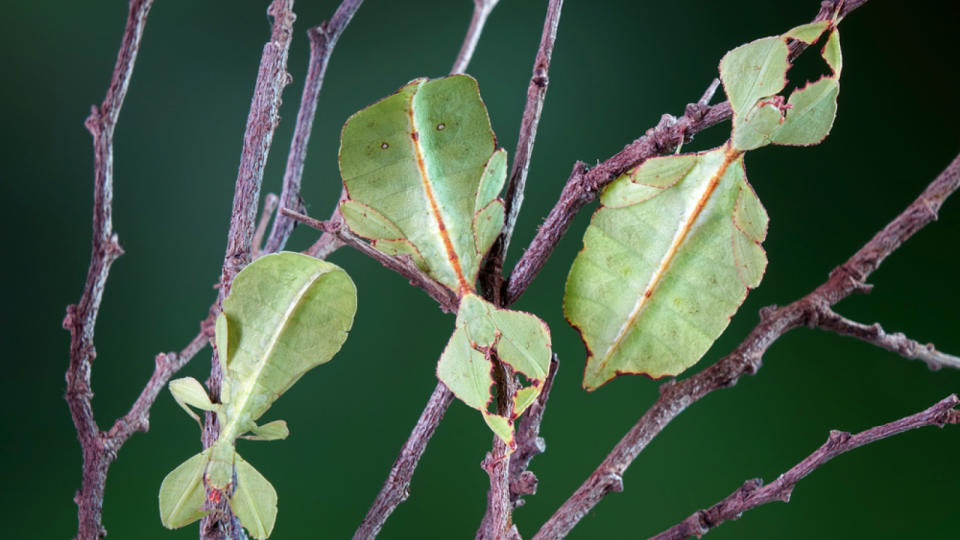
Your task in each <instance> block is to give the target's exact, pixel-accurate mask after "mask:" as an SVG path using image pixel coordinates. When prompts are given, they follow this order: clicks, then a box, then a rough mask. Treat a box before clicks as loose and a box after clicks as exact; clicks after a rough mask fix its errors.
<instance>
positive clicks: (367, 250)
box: [280, 208, 460, 313]
mask: <svg viewBox="0 0 960 540" xmlns="http://www.w3.org/2000/svg"><path fill="white" fill-rule="evenodd" d="M280 213H281V214H283V215H285V216H287V217H290V218H292V219H294V220H296V221H299V222H300V223H303V224H304V225H307V226H309V227H312V228H314V229H317V230H318V231H323V232H325V233H328V234H331V235H333V236H334V237H336V238H337V240H339V241H340V242H342V243H344V244H346V245H348V246H350V247H352V248H353V249H355V250H357V251H359V252H360V253H363V254H364V255H366V256H368V257H370V258H371V259H374V260H376V261H377V262H379V263H380V264H382V265H383V266H385V267H387V268H389V269H390V270H393V271H394V272H396V273H398V274H400V275H401V276H403V277H405V278H407V279H408V280H410V284H411V285H414V286H416V287H419V288H421V289H423V290H424V291H425V292H426V293H427V294H429V295H430V297H431V298H433V299H434V300H436V301H437V303H438V304H440V309H442V310H443V311H444V312H446V313H456V311H457V306H459V305H460V298H459V297H457V295H456V293H454V292H453V291H451V290H450V289H448V288H447V287H446V286H444V285H443V284H442V283H440V282H439V281H437V280H435V279H433V278H432V277H430V276H429V275H427V274H426V273H425V272H424V271H423V270H421V269H420V268H419V267H418V266H417V264H416V263H415V262H413V259H411V258H410V257H409V256H404V255H399V256H396V257H392V256H390V255H387V254H386V253H384V252H382V251H380V250H379V249H377V248H375V247H373V246H371V245H370V244H368V243H366V242H364V241H363V240H361V239H360V238H359V237H358V236H356V235H355V234H353V233H352V232H350V229H349V228H348V227H346V226H345V225H343V224H342V223H330V222H328V221H320V220H317V219H313V218H312V217H309V216H305V215H303V214H298V213H297V212H294V211H293V210H290V209H287V208H281V209H280Z"/></svg>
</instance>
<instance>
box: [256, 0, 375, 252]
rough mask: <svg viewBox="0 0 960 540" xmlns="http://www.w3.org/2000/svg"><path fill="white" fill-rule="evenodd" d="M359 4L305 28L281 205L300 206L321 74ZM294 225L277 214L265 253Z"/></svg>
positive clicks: (355, 0) (279, 245)
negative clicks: (302, 72)
mask: <svg viewBox="0 0 960 540" xmlns="http://www.w3.org/2000/svg"><path fill="white" fill-rule="evenodd" d="M362 3H363V0H343V2H341V3H340V6H339V7H338V8H337V10H336V11H335V12H334V13H333V17H330V20H329V21H324V22H322V23H320V25H319V26H315V27H313V28H311V29H309V30H307V37H308V38H310V61H309V67H308V68H307V78H306V81H305V82H304V85H303V95H302V96H301V98H300V110H299V111H298V112H297V126H296V128H295V129H294V131H293V141H292V142H291V143H290V154H289V155H288V156H287V169H286V171H285V172H284V174H283V191H281V193H280V201H281V203H280V208H289V209H291V210H297V211H300V210H301V209H302V208H303V205H302V203H301V201H300V180H301V179H302V178H303V164H304V161H305V160H306V159H307V144H308V143H309V142H310V132H311V130H312V129H313V119H314V117H315V116H316V113H317V101H318V100H319V98H320V88H321V87H322V86H323V77H324V75H325V74H326V72H327V64H328V63H329V62H330V55H331V54H333V48H334V47H336V45H337V40H338V39H340V34H342V33H343V31H344V29H346V27H347V25H348V24H350V20H351V19H352V18H353V15H354V13H356V12H357V10H358V9H359V8H360V4H362ZM293 225H294V222H293V221H292V220H290V219H289V218H288V217H287V216H284V215H277V219H276V220H275V221H274V222H273V229H272V230H271V231H270V237H269V238H268V239H267V244H266V246H264V252H265V253H274V252H277V251H280V250H281V249H283V246H284V245H286V243H287V239H289V238H290V233H292V232H293Z"/></svg>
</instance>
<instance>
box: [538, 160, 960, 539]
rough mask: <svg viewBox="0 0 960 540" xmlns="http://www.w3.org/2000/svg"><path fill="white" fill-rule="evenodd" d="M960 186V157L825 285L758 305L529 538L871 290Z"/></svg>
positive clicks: (673, 384) (548, 530) (557, 525)
mask: <svg viewBox="0 0 960 540" xmlns="http://www.w3.org/2000/svg"><path fill="white" fill-rule="evenodd" d="M958 186H960V155H958V156H957V157H956V158H954V160H953V162H951V163H950V165H949V166H948V167H947V168H946V170H944V171H943V172H942V173H940V175H939V176H937V178H936V179H935V180H934V181H933V182H932V183H931V184H930V185H929V186H927V188H926V189H925V190H924V191H923V193H922V194H921V195H920V197H918V198H917V199H916V200H915V201H914V202H913V203H911V204H910V206H908V207H907V208H906V209H905V210H904V211H903V212H902V213H901V214H900V215H899V216H897V217H896V218H895V219H894V220H893V221H891V222H890V223H889V224H888V225H887V226H886V227H884V228H883V230H881V231H880V232H878V233H877V234H876V235H875V236H874V237H873V238H872V239H871V240H870V241H869V242H867V244H866V245H864V246H863V247H862V248H860V250H859V251H857V252H856V253H855V254H854V255H853V257H851V258H850V259H849V260H847V262H845V263H843V264H842V265H840V266H838V267H837V268H835V269H834V270H833V272H831V273H830V278H829V279H828V280H827V281H826V283H824V284H822V285H820V286H819V287H817V288H816V289H815V290H814V291H813V292H811V293H810V294H808V295H807V296H805V297H803V298H801V299H800V300H797V301H796V302H794V303H792V304H790V305H788V306H786V307H782V308H779V309H777V308H773V307H771V308H765V309H764V310H761V313H760V315H761V321H760V324H758V325H757V326H756V327H754V329H753V330H752V331H751V332H750V334H749V335H748V336H747V338H746V339H745V340H744V341H743V342H742V343H741V344H740V345H739V346H738V347H737V348H736V349H735V350H734V351H733V352H731V353H730V354H729V355H727V356H725V357H724V358H722V359H720V360H719V361H717V362H716V363H715V364H713V365H712V366H710V367H708V368H706V369H704V370H703V371H701V372H700V373H697V374H696V375H693V376H691V377H688V378H687V379H684V380H681V381H670V382H667V383H664V384H663V385H662V386H661V387H660V398H659V399H658V400H657V401H656V402H655V403H654V404H653V406H651V407H650V408H649V409H648V410H647V411H646V412H645V413H644V414H643V416H641V417H640V420H639V421H637V423H636V425H634V426H633V428H632V429H630V431H629V432H627V434H626V435H624V437H623V438H622V439H621V440H620V442H618V443H617V445H616V446H615V447H614V448H613V450H612V451H611V452H610V454H609V455H608V456H607V457H606V458H605V459H604V460H603V462H602V463H600V465H599V466H598V467H597V468H596V470H594V471H593V473H592V474H591V475H590V477H589V478H587V480H586V481H585V482H584V483H583V484H582V485H581V486H580V487H579V488H578V489H577V490H576V491H575V492H574V494H573V495H571V496H570V498H569V499H567V501H566V502H564V503H563V505H562V506H561V507H560V508H559V509H558V510H557V511H556V512H555V513H554V514H553V516H552V517H551V518H550V519H549V520H548V521H547V522H546V523H545V524H544V525H543V527H541V528H540V531H539V532H538V533H537V535H536V536H535V537H534V538H535V539H547V538H562V537H564V536H566V534H568V533H569V532H570V531H571V530H572V529H573V527H574V526H575V525H576V524H577V523H578V522H579V521H580V519H582V518H583V517H584V516H585V515H586V514H587V513H588V512H589V511H590V509H591V508H593V507H594V506H596V505H597V503H599V502H600V501H601V500H602V499H603V497H604V496H605V495H606V494H607V493H610V492H611V491H622V490H623V479H622V478H623V473H624V471H626V469H627V467H629V466H630V464H631V463H633V460H635V459H636V458H637V456H638V455H639V454H640V452H642V451H643V449H644V448H646V447H647V445H648V444H649V443H650V441H651V440H653V438H654V437H656V436H657V435H658V434H659V433H660V432H661V431H663V429H664V428H665V427H666V426H667V424H669V423H670V421H671V420H673V419H674V418H675V417H676V416H677V415H679V414H680V413H681V412H683V411H684V410H685V409H686V408H687V407H689V406H690V405H691V404H693V403H695V402H696V401H698V400H700V399H701V398H703V397H704V396H706V395H707V394H709V393H711V392H713V391H714V390H719V389H721V388H727V387H730V386H733V385H734V384H736V382H737V380H739V378H740V377H741V376H743V375H752V374H754V373H756V371H757V370H758V369H760V366H761V362H762V359H763V354H764V353H765V352H766V350H767V349H768V348H769V347H770V345H772V344H773V343H774V342H775V341H776V340H777V339H778V338H780V336H782V335H783V334H785V333H787V332H788V331H790V330H792V329H793V328H796V327H798V326H801V325H804V324H808V325H811V326H816V324H817V322H818V321H819V320H820V318H821V317H822V316H823V315H824V314H825V313H827V311H828V310H829V308H830V306H832V305H834V304H836V303H837V302H839V301H840V300H842V299H844V298H846V297H847V296H849V295H850V294H851V293H852V292H854V291H865V290H868V289H869V287H868V286H866V285H865V284H864V280H866V278H867V277H868V276H869V275H870V274H871V273H872V272H873V271H874V270H876V268H877V267H878V266H879V265H880V263H881V262H882V261H883V260H884V259H885V258H886V257H887V256H889V255H890V254H891V253H893V252H894V250H896V249H897V248H898V247H899V246H900V245H901V244H902V243H903V242H905V241H906V240H907V239H908V238H910V237H911V236H913V234H914V233H916V232H917V231H919V230H920V229H921V228H923V227H924V226H925V225H926V224H928V223H930V222H931V221H933V220H934V219H936V217H937V211H938V210H939V209H940V206H941V205H942V204H943V202H944V200H946V198H947V197H948V196H950V194H951V193H953V192H954V191H956V190H957V188H958Z"/></svg>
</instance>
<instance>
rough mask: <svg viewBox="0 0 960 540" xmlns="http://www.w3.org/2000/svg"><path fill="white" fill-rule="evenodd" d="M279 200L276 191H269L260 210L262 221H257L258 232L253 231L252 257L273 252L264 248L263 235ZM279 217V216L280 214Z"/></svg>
mask: <svg viewBox="0 0 960 540" xmlns="http://www.w3.org/2000/svg"><path fill="white" fill-rule="evenodd" d="M279 202H280V199H279V198H278V197H277V196H276V194H274V193H267V196H266V197H264V199H263V209H262V210H261V211H260V221H259V222H258V223H257V232H255V233H253V242H252V243H251V244H250V249H251V251H252V253H251V255H250V258H251V259H256V258H257V257H259V256H260V254H266V253H271V252H270V251H267V250H265V249H263V235H264V234H266V232H267V224H268V223H270V218H271V217H272V216H273V212H274V210H276V209H277V204H278V203H279ZM277 217H278V218H279V217H280V216H277ZM274 223H276V222H274Z"/></svg>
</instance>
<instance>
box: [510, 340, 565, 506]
mask: <svg viewBox="0 0 960 540" xmlns="http://www.w3.org/2000/svg"><path fill="white" fill-rule="evenodd" d="M559 367H560V361H559V360H558V359H557V355H556V354H554V355H553V358H551V360H550V371H548V372H547V378H546V380H545V381H544V383H543V390H541V391H540V395H539V396H538V397H537V401H535V402H534V403H533V404H532V405H530V408H529V409H527V410H526V411H525V412H524V413H523V417H522V418H521V419H520V426H519V427H518V428H517V449H516V451H515V452H514V453H513V455H512V456H510V502H511V503H513V507H514V508H517V507H520V506H523V504H524V500H523V496H524V495H535V494H536V493H537V477H536V476H535V475H534V474H533V473H532V472H530V471H528V470H527V467H529V466H530V462H531V461H532V460H533V458H535V457H537V456H538V455H540V454H542V453H544V452H546V450H547V443H546V441H544V440H543V437H541V436H540V423H541V422H542V421H543V413H544V412H545V411H546V407H547V400H548V399H550V390H551V389H552V388H553V380H554V379H555V378H556V376H557V369H558V368H559Z"/></svg>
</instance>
